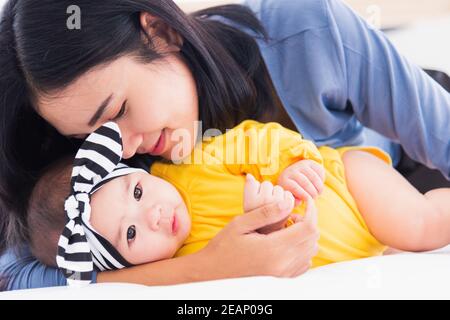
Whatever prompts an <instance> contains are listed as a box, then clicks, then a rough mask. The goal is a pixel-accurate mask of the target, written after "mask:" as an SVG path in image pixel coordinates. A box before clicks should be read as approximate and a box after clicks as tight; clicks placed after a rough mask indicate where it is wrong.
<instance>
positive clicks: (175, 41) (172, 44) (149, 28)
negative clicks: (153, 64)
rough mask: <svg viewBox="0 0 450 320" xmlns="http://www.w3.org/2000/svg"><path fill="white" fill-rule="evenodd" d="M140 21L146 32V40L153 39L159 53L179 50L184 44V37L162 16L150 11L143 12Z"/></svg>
mask: <svg viewBox="0 0 450 320" xmlns="http://www.w3.org/2000/svg"><path fill="white" fill-rule="evenodd" d="M140 23H141V27H142V30H143V31H144V32H145V41H148V40H149V39H151V42H152V44H153V46H154V47H155V49H156V50H157V51H158V52H159V53H169V52H179V51H180V50H181V47H182V46H183V38H182V37H181V36H180V35H179V34H178V32H176V31H175V30H174V29H173V28H171V27H170V26H169V25H168V24H167V23H165V22H164V21H162V20H161V19H160V18H158V17H156V16H153V15H151V14H150V13H148V12H141V14H140Z"/></svg>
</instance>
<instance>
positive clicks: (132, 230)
mask: <svg viewBox="0 0 450 320" xmlns="http://www.w3.org/2000/svg"><path fill="white" fill-rule="evenodd" d="M135 237H136V226H130V227H128V230H127V240H128V241H131V240H134V238H135Z"/></svg>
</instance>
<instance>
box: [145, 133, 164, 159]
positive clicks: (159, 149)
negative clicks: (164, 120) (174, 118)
mask: <svg viewBox="0 0 450 320" xmlns="http://www.w3.org/2000/svg"><path fill="white" fill-rule="evenodd" d="M165 132H166V131H165V129H163V130H162V131H161V135H160V136H159V139H158V141H157V142H156V145H155V146H154V147H153V148H152V150H150V151H149V152H148V153H149V154H151V155H152V156H159V155H161V154H162V153H163V151H164V148H165V146H166V135H165Z"/></svg>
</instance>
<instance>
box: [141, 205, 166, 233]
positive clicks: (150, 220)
mask: <svg viewBox="0 0 450 320" xmlns="http://www.w3.org/2000/svg"><path fill="white" fill-rule="evenodd" d="M161 210H162V208H161V206H159V205H154V206H152V207H151V208H150V209H147V210H145V211H144V213H143V215H144V219H145V221H146V223H147V225H148V226H149V228H150V229H151V230H153V231H158V230H159V227H160V221H161Z"/></svg>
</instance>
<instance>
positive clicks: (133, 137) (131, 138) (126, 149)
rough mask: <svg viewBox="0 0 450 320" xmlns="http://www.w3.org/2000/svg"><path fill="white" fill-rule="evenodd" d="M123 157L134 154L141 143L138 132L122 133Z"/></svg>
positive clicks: (127, 157)
mask: <svg viewBox="0 0 450 320" xmlns="http://www.w3.org/2000/svg"><path fill="white" fill-rule="evenodd" d="M122 143H123V158H124V159H129V158H131V157H132V156H134V155H135V154H136V151H137V150H138V148H139V146H140V145H141V144H142V135H140V134H128V135H127V134H123V135H122Z"/></svg>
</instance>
